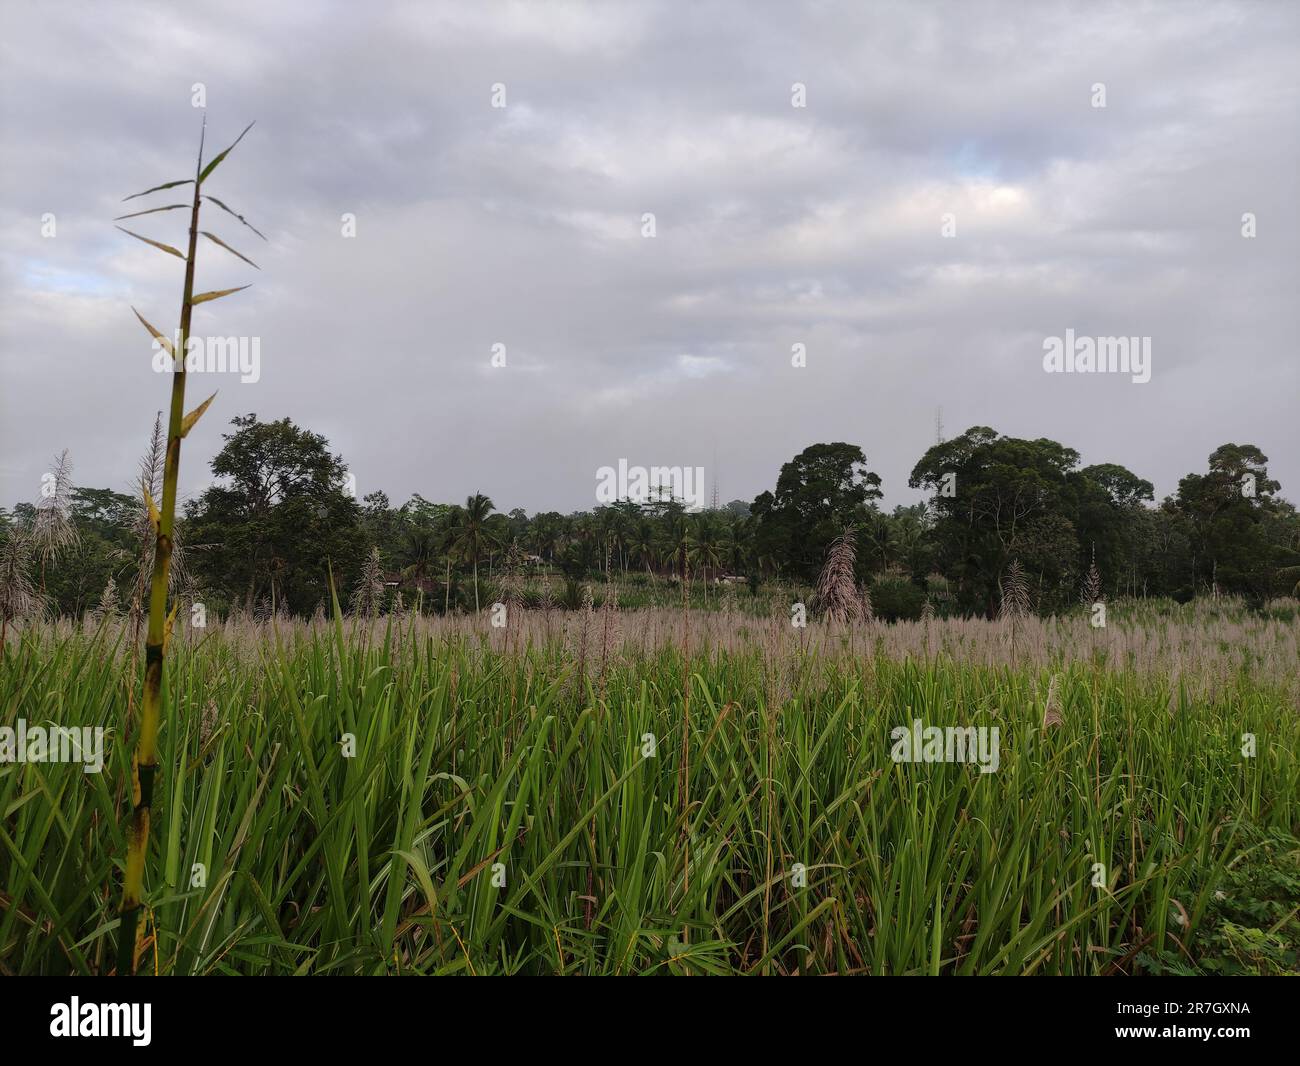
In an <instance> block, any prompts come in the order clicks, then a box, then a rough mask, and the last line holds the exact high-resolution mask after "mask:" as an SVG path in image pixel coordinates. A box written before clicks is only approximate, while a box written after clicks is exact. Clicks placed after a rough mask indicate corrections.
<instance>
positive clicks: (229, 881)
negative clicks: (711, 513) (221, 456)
mask: <svg viewBox="0 0 1300 1066" xmlns="http://www.w3.org/2000/svg"><path fill="white" fill-rule="evenodd" d="M629 617H631V616H625V617H624V622H625V624H627V623H628V619H629ZM249 629H250V632H247V633H241V632H238V631H227V630H225V629H222V628H214V629H213V630H212V631H211V633H210V634H209V635H207V636H196V635H195V634H192V633H191V634H188V635H187V636H186V637H185V638H184V639H178V640H176V641H174V642H173V645H172V648H171V651H172V652H173V653H174V655H170V656H169V660H168V671H169V673H168V688H169V703H168V705H167V706H168V713H167V714H166V715H165V716H164V724H163V729H162V732H161V735H160V738H159V751H160V761H161V766H162V771H161V773H160V777H159V783H158V792H157V794H156V795H157V798H156V812H157V813H156V822H155V827H154V828H155V831H154V833H153V834H152V839H151V844H150V853H149V857H148V863H147V867H146V896H145V899H146V905H147V907H148V912H149V921H150V926H149V929H150V933H151V935H156V945H155V946H156V952H155V951H154V950H149V951H146V953H145V957H144V961H143V962H142V965H141V969H142V970H145V971H152V970H155V969H156V970H157V971H158V972H159V973H165V974H212V973H244V974H262V973H276V974H283V973H319V974H332V973H337V974H398V973H401V974H414V973H427V974H434V973H445V974H451V973H474V974H487V973H543V974H551V973H555V974H559V973H585V974H606V973H608V974H617V973H623V974H629V973H676V974H681V973H733V972H745V973H759V974H777V973H795V972H799V973H830V972H838V973H872V974H1026V973H1032V974H1085V975H1086V974H1103V973H1135V972H1151V971H1164V972H1187V973H1202V972H1243V971H1244V972H1253V971H1251V970H1250V967H1251V965H1254V966H1255V967H1256V970H1257V971H1261V972H1287V971H1288V970H1294V969H1295V950H1294V949H1295V944H1296V938H1297V929H1296V923H1295V920H1294V919H1295V911H1294V910H1293V909H1292V908H1294V907H1296V906H1300V900H1295V899H1291V900H1290V901H1289V902H1288V894H1290V893H1294V892H1295V891H1296V885H1297V884H1298V883H1300V879H1297V878H1296V876H1295V873H1294V870H1295V863H1296V856H1297V854H1300V852H1298V851H1297V849H1300V843H1298V842H1297V841H1296V839H1295V837H1296V833H1297V824H1298V822H1300V755H1298V754H1297V753H1298V752H1300V724H1298V719H1297V713H1296V706H1295V703H1294V698H1293V696H1291V695H1290V694H1288V693H1284V692H1283V691H1281V690H1280V689H1277V688H1276V687H1274V686H1273V685H1271V684H1270V683H1267V682H1265V681H1260V680H1256V679H1252V678H1251V677H1250V676H1249V675H1248V674H1247V673H1246V672H1245V671H1243V672H1241V673H1239V674H1237V675H1235V676H1233V677H1231V678H1228V679H1225V680H1222V681H1220V682H1218V683H1216V684H1215V685H1213V686H1211V687H1212V690H1213V692H1212V695H1206V696H1189V695H1184V696H1183V697H1182V698H1179V697H1177V696H1175V700H1174V703H1173V705H1172V707H1171V702H1170V692H1169V689H1168V683H1167V679H1161V678H1159V677H1158V676H1157V677H1152V676H1150V675H1144V676H1139V675H1138V674H1135V673H1133V672H1131V671H1128V670H1116V669H1106V668H1101V667H1098V666H1095V665H1092V664H1090V663H1088V662H1081V661H1075V662H1073V663H1072V664H1070V665H1068V666H1063V667H1062V668H1061V670H1060V671H1058V672H1061V675H1062V676H1061V681H1060V686H1059V691H1060V694H1061V696H1062V703H1063V707H1062V710H1063V715H1064V719H1065V725H1064V726H1063V727H1061V728H1059V729H1056V730H1054V731H1052V732H1050V733H1047V734H1044V733H1043V732H1042V730H1041V729H1040V722H1041V719H1042V701H1043V697H1044V693H1045V692H1046V689H1047V683H1048V679H1049V673H1050V672H1049V671H1047V670H1040V669H1038V668H1035V667H1032V666H1029V665H1025V664H1022V665H1018V666H1012V665H1002V666H996V665H976V664H973V663H958V662H954V661H952V660H951V659H949V658H947V657H943V658H939V659H938V660H929V659H906V660H901V661H900V660H893V659H889V658H885V657H882V656H880V655H876V656H863V655H849V654H841V655H835V654H829V653H824V652H819V653H815V654H814V653H808V654H801V653H800V652H799V651H798V648H799V644H798V643H797V642H791V644H790V645H789V646H788V647H786V648H782V649H777V650H775V651H774V650H773V649H771V648H764V647H762V646H760V645H759V644H758V643H753V644H752V645H750V646H744V645H742V646H738V647H728V648H725V649H719V648H712V649H710V648H702V647H698V646H696V645H692V647H693V648H694V650H693V652H692V653H691V655H690V657H689V658H688V657H687V656H686V655H684V653H683V652H682V651H681V650H680V648H679V647H677V646H675V645H673V644H668V645H667V646H663V647H660V648H658V649H657V650H650V651H646V652H636V651H627V652H626V653H625V654H624V655H623V656H621V657H618V658H617V659H616V660H612V661H611V663H610V664H609V665H608V667H607V668H606V669H605V670H604V672H603V675H602V674H601V673H600V671H599V670H598V668H597V665H596V662H595V660H596V658H597V656H591V657H589V658H588V660H587V663H588V665H587V667H586V668H584V673H585V675H586V676H585V677H583V676H579V674H578V671H577V668H576V667H575V666H574V664H573V662H572V661H571V656H569V655H568V654H567V653H566V649H565V646H564V642H563V641H561V640H558V639H557V640H555V641H553V642H551V643H550V644H548V645H546V646H544V647H540V648H539V647H536V646H530V647H528V648H527V649H526V650H523V651H521V650H518V649H517V648H512V649H511V650H506V647H505V646H504V645H503V643H502V641H501V640H499V639H497V638H498V637H499V634H491V635H489V634H486V633H476V632H473V631H471V630H470V628H469V627H468V626H467V627H466V629H465V632H463V633H462V634H460V635H458V636H451V637H449V636H447V635H446V634H445V633H438V634H434V633H432V632H431V631H429V630H428V629H427V628H426V627H424V626H423V625H421V624H417V623H414V622H411V621H410V620H406V621H403V622H401V623H398V622H392V623H389V624H384V623H381V624H379V625H378V626H376V627H375V628H374V630H373V632H372V633H371V634H370V635H369V636H366V635H365V632H364V630H363V629H358V628H354V627H353V626H352V624H351V623H344V622H342V621H338V620H336V621H335V622H334V623H332V624H329V625H325V626H317V627H314V628H312V627H307V626H304V625H300V624H298V625H289V626H283V627H280V628H279V629H278V630H275V629H271V628H259V629H257V630H255V631H254V630H252V627H249ZM125 632H127V630H126V629H125V628H119V627H117V626H115V625H107V626H104V627H101V628H99V629H93V628H92V629H89V630H84V631H83V630H76V631H72V632H69V631H68V630H67V629H66V627H65V628H63V629H60V630H57V631H56V630H55V629H53V628H50V627H45V628H41V627H33V628H30V629H28V630H26V631H24V632H23V633H22V635H21V637H20V638H19V640H18V642H17V643H15V644H11V646H10V648H9V649H8V653H7V655H6V657H5V659H4V663H3V666H0V725H9V726H12V725H14V724H15V721H16V719H17V718H19V717H24V718H26V720H27V721H28V723H29V724H37V723H42V722H56V723H58V724H61V725H73V724H75V725H95V724H100V725H104V726H105V727H107V728H108V729H109V731H110V732H109V742H108V743H109V753H108V761H107V764H106V766H105V768H104V771H103V773H101V774H86V773H83V772H82V769H81V767H80V766H78V765H60V764H27V765H22V766H17V765H13V764H9V765H0V886H2V887H0V972H5V973H29V974H35V973H45V974H55V973H68V972H72V973H107V972H109V971H111V969H112V968H113V959H114V955H113V950H112V942H113V940H114V939H115V931H116V927H117V912H116V903H117V899H118V895H119V891H120V885H121V876H122V858H123V855H124V853H125V840H124V837H123V824H124V820H123V817H122V815H123V813H124V811H125V809H126V805H127V803H128V802H129V788H130V766H129V758H130V756H129V753H130V751H131V748H132V743H131V740H132V738H130V737H126V738H124V737H123V735H122V730H123V726H124V723H126V722H128V721H129V719H130V714H129V711H128V708H129V707H132V706H138V703H139V685H140V682H139V676H140V671H139V670H138V669H137V668H136V667H135V666H134V665H133V663H132V659H131V655H130V653H129V651H128V650H127V649H126V648H125V647H124V645H125V639H126V638H125V636H124V635H123V634H124V633H125ZM688 699H689V708H688V707H687V700H688ZM688 712H689V713H688ZM913 718H921V719H923V720H924V721H925V722H926V723H927V724H935V725H949V724H971V725H997V726H999V728H1000V730H1001V766H1000V769H999V770H998V771H997V772H995V773H990V774H981V773H979V772H978V770H977V769H976V768H975V767H968V766H962V765H952V764H895V763H893V762H892V761H891V760H890V758H889V749H890V741H889V731H890V729H892V728H893V727H894V726H897V725H903V724H906V723H908V722H910V721H911V720H912V719H913ZM1243 732H1252V733H1254V734H1256V736H1257V738H1258V754H1257V755H1256V757H1254V758H1253V759H1252V758H1244V757H1243V756H1242V754H1241V752H1240V746H1241V734H1242V733H1243ZM345 733H350V734H353V735H354V736H355V738H356V755H355V758H345V757H344V756H343V754H342V750H341V748H340V738H341V737H342V736H343V734H345ZM646 734H654V736H655V738H656V754H655V755H654V757H652V758H644V757H643V756H642V748H643V737H644V736H645V735H646ZM1264 857H1267V861H1264ZM1096 862H1101V863H1102V864H1104V869H1105V877H1106V881H1107V887H1105V888H1096V887H1093V884H1092V880H1093V864H1094V863H1096ZM494 863H501V864H504V874H505V884H504V886H503V887H497V886H495V885H494V884H493V880H494V876H493V864H494ZM796 863H802V864H803V865H804V867H805V868H806V871H807V887H804V888H796V887H793V886H792V881H791V873H792V870H793V869H794V865H795V864H796ZM1261 863H1262V865H1261ZM1288 863H1289V864H1290V865H1287V864H1288ZM195 864H202V865H203V867H204V868H205V870H206V882H205V885H204V886H203V887H192V884H191V877H192V871H193V869H194V867H195ZM1274 869H1282V870H1283V871H1284V873H1285V871H1288V870H1289V871H1291V874H1290V875H1285V876H1282V877H1281V879H1280V880H1279V879H1278V878H1277V877H1268V876H1265V874H1266V872H1267V871H1269V870H1274ZM1288 876H1289V878H1290V879H1289V880H1288ZM1261 879H1262V880H1261ZM1261 908H1262V909H1261ZM1288 911H1290V918H1287V917H1286V915H1287V913H1288ZM1243 959H1244V960H1246V961H1245V962H1241V960H1243ZM1232 960H1237V961H1238V962H1241V967H1242V969H1241V970H1234V969H1233V961H1232Z"/></svg>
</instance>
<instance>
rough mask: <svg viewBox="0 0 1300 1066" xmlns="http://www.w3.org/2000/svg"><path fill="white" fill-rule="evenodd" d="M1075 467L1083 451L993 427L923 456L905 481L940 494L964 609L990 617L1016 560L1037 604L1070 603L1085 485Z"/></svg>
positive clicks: (938, 521)
mask: <svg viewBox="0 0 1300 1066" xmlns="http://www.w3.org/2000/svg"><path fill="white" fill-rule="evenodd" d="M1078 463H1079V454H1078V452H1076V451H1074V449H1072V448H1066V447H1064V446H1063V445H1061V444H1058V443H1056V441H1052V440H1046V439H1039V440H1022V439H1019V438H1016V437H1004V436H1000V435H999V434H998V433H997V432H996V431H995V430H992V429H990V428H989V427H987V426H972V427H971V428H970V429H968V430H967V431H966V432H965V433H963V434H962V435H961V436H959V437H954V438H953V439H952V440H948V441H944V442H942V443H940V444H936V445H935V446H934V447H932V448H930V449H929V450H928V451H927V452H926V453H925V455H924V456H922V457H921V461H920V462H919V463H917V464H916V466H915V468H913V470H912V475H911V477H910V479H909V481H908V483H909V484H910V485H911V486H912V487H913V488H922V487H924V488H929V489H931V490H933V491H934V492H935V495H934V497H933V499H932V500H931V507H932V508H933V510H934V513H935V537H936V539H937V541H938V544H939V547H940V553H941V556H942V557H943V559H944V560H945V570H946V572H947V576H949V577H952V578H954V579H955V580H956V582H957V592H958V597H959V599H960V600H961V602H962V605H963V606H965V607H967V608H974V609H982V610H984V611H986V612H987V613H989V614H992V613H994V612H995V611H996V610H997V606H998V599H999V581H1000V579H1001V576H1002V574H1003V573H1004V572H1005V570H1006V569H1007V567H1008V566H1009V564H1010V563H1011V561H1012V560H1013V559H1016V560H1019V562H1020V564H1021V567H1022V568H1023V569H1024V571H1025V573H1026V574H1027V575H1029V578H1030V581H1031V584H1032V586H1033V590H1034V592H1035V595H1036V597H1037V599H1038V601H1039V604H1040V606H1043V607H1053V606H1058V605H1062V604H1064V603H1067V602H1069V601H1070V599H1071V591H1070V589H1069V585H1070V583H1071V582H1072V580H1073V578H1074V577H1075V575H1076V574H1077V570H1078V556H1079V543H1078V538H1077V534H1076V531H1075V524H1074V523H1075V520H1076V519H1077V517H1078V506H1077V505H1078V498H1079V494H1080V492H1081V491H1083V489H1084V487H1085V486H1084V483H1083V480H1082V479H1081V478H1080V477H1079V475H1078V473H1077V470H1076V467H1077V466H1078Z"/></svg>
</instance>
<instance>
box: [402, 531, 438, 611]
mask: <svg viewBox="0 0 1300 1066" xmlns="http://www.w3.org/2000/svg"><path fill="white" fill-rule="evenodd" d="M437 557H438V528H437V527H436V526H434V525H432V524H430V523H428V522H423V521H415V522H412V523H411V524H409V525H408V526H407V527H406V529H405V530H404V531H403V533H402V554H401V556H400V558H401V561H402V576H403V577H405V578H409V579H410V580H412V581H414V582H415V587H416V589H417V590H419V592H420V593H421V594H422V593H423V591H424V582H425V580H426V579H427V578H428V576H429V571H430V570H431V569H432V567H433V565H434V560H435V559H437Z"/></svg>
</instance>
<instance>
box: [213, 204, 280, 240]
mask: <svg viewBox="0 0 1300 1066" xmlns="http://www.w3.org/2000/svg"><path fill="white" fill-rule="evenodd" d="M203 199H205V200H211V201H212V202H213V203H214V204H216V205H217V206H218V207H219V208H221V210H223V211H224V212H226V214H228V215H234V216H235V218H237V219H239V221H240V222H242V223H243V224H244V225H245V226H247V227H248V228H249V229H251V230H252V231H253V232H254V233H256V234H257V235H258V236H259V237H261V238H262V240H266V234H265V233H263V232H262V231H261V230H260V229H258V228H257V227H256V226H254V225H253V224H252V223H251V222H249V221H248V219H246V218H245V217H244V216H243V215H241V214H240V213H239V212H238V211H235V210H232V209H231V208H229V207H227V206H226V205H225V204H223V203H222V202H221V201H220V200H218V199H217V198H216V197H215V196H205V197H203Z"/></svg>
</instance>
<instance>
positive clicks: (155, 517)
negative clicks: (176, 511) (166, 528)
mask: <svg viewBox="0 0 1300 1066" xmlns="http://www.w3.org/2000/svg"><path fill="white" fill-rule="evenodd" d="M142 488H143V492H144V504H145V506H146V507H148V508H149V524H150V525H151V526H153V531H154V532H155V533H157V532H158V530H159V528H160V527H161V525H162V516H161V515H160V514H159V513H158V505H157V504H156V503H154V502H153V493H151V492H150V491H149V486H148V485H145V486H143V487H142Z"/></svg>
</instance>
